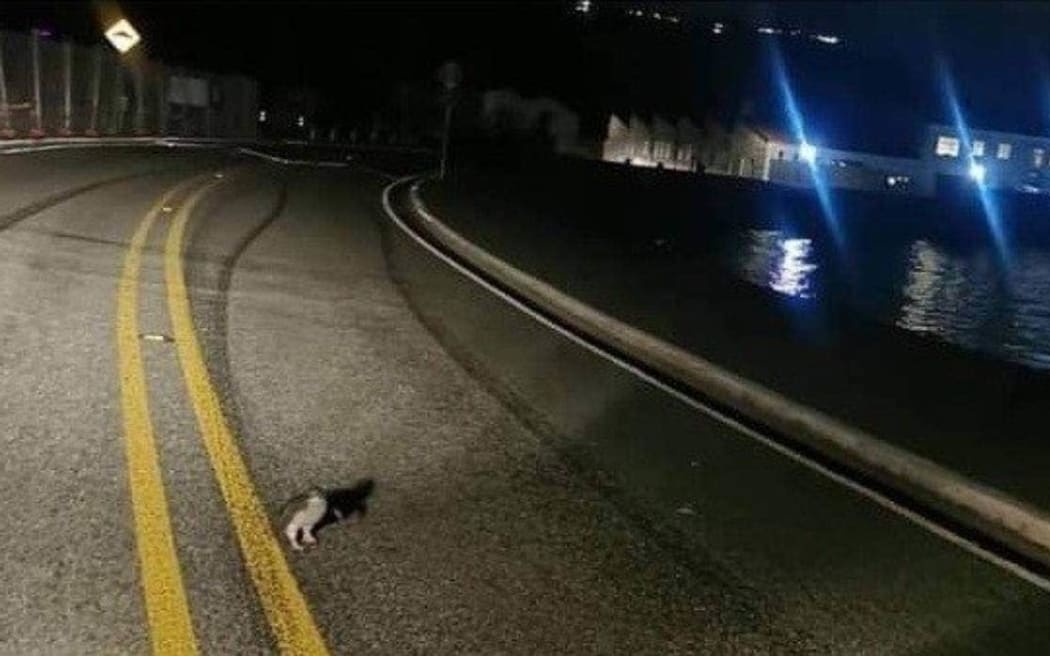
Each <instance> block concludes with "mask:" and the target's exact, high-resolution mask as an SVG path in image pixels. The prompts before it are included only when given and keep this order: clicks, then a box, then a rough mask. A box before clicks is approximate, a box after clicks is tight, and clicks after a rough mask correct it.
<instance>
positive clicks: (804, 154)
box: [798, 141, 817, 164]
mask: <svg viewBox="0 0 1050 656" xmlns="http://www.w3.org/2000/svg"><path fill="white" fill-rule="evenodd" d="M798 156H799V159H801V160H802V161H803V162H805V163H806V164H815V163H816V161H817V147H816V146H814V145H812V144H808V143H806V142H805V141H803V142H802V145H801V146H799V147H798Z"/></svg>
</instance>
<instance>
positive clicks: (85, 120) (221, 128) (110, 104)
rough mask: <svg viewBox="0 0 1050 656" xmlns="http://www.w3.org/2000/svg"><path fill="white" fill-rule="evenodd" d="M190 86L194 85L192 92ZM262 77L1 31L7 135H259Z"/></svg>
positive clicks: (0, 78) (0, 116) (1, 103)
mask: <svg viewBox="0 0 1050 656" xmlns="http://www.w3.org/2000/svg"><path fill="white" fill-rule="evenodd" d="M187 89H190V90H192V92H191V93H188V92H187ZM258 105H259V88H258V84H257V83H256V82H255V81H254V80H252V79H249V78H246V77H242V76H236V75H213V74H208V73H201V72H195V71H187V70H185V69H180V68H176V67H170V66H166V65H165V64H163V63H161V62H156V61H149V60H146V59H145V58H142V57H129V56H128V55H124V56H120V55H118V54H117V53H116V52H115V51H114V50H113V49H112V48H109V47H108V46H104V45H96V46H92V47H86V46H82V45H78V44H74V43H71V42H69V41H62V42H56V41H53V40H50V39H48V38H46V37H45V36H44V35H42V34H41V33H40V32H38V31H35V30H34V31H33V32H31V33H29V34H22V33H14V32H6V31H0V138H17V137H43V136H71V135H78V136H118V135H119V136H125V135H164V136H184V137H228V138H244V139H251V138H254V137H255V134H256V126H257V117H258Z"/></svg>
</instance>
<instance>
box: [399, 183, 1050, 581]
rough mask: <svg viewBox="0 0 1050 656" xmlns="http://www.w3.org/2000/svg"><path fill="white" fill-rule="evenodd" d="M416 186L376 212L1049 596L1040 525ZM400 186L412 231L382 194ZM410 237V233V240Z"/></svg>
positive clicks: (544, 317) (1044, 529)
mask: <svg viewBox="0 0 1050 656" xmlns="http://www.w3.org/2000/svg"><path fill="white" fill-rule="evenodd" d="M422 182H423V179H422V178H419V177H415V178H403V179H402V180H399V181H397V182H394V183H393V184H391V185H390V186H389V187H387V189H386V190H385V192H384V206H385V208H386V210H387V212H388V214H390V215H391V217H392V218H393V219H394V220H395V221H396V222H398V223H399V225H401V227H402V228H403V229H405V230H409V231H418V232H420V233H423V234H424V235H425V239H426V241H428V242H431V244H430V245H429V248H430V249H432V250H433V249H435V245H436V247H437V249H439V252H440V253H441V254H442V256H443V257H446V258H448V257H451V258H452V259H451V262H453V263H455V264H456V265H457V266H460V267H466V269H465V271H466V272H468V273H470V272H473V275H475V276H480V277H476V280H477V281H479V282H482V283H483V284H486V285H494V288H495V289H496V290H497V291H499V292H500V293H506V294H509V300H511V302H514V303H517V304H518V305H519V308H521V309H524V310H525V311H527V312H533V311H536V315H535V316H536V318H538V319H540V320H541V321H545V322H546V321H549V322H550V324H549V325H550V326H551V327H553V328H555V329H557V330H560V331H564V332H565V333H566V334H568V335H569V336H570V337H572V338H574V339H575V340H576V341H578V342H580V343H583V344H584V345H586V346H588V348H591V349H592V350H596V351H600V352H602V353H604V354H605V356H606V357H608V358H610V359H613V360H614V361H617V362H618V364H620V365H621V366H622V367H623V368H625V369H628V370H630V371H632V373H635V374H636V375H638V376H639V377H641V378H643V379H646V380H648V381H649V382H651V383H654V384H656V385H657V386H659V387H661V389H664V390H665V391H669V392H671V393H672V394H674V395H675V396H678V397H679V398H681V399H682V400H686V401H688V402H690V403H691V404H694V405H696V406H697V407H700V408H701V409H702V410H704V411H705V412H708V413H709V414H711V415H712V416H716V417H718V418H720V419H721V420H723V421H724V422H725V423H729V424H731V425H733V426H734V427H736V428H740V429H743V432H745V433H746V434H748V435H750V436H751V437H754V438H756V439H758V440H759V441H761V442H763V443H764V444H765V445H766V446H769V447H771V448H774V449H776V450H777V451H779V452H781V453H783V454H785V455H789V456H790V457H792V458H794V459H796V460H798V461H799V462H801V463H803V464H806V465H807V466H810V467H811V468H813V469H816V470H818V471H820V472H821V473H823V474H825V475H828V476H830V477H831V478H834V479H835V480H837V481H838V482H840V483H846V484H848V485H849V486H850V487H853V488H854V489H856V490H858V491H860V492H862V493H864V494H865V495H866V496H869V497H871V498H874V499H876V500H877V501H879V502H880V503H883V505H887V506H890V507H892V508H893V509H894V510H896V511H897V512H899V513H900V514H902V515H904V516H906V517H908V518H909V519H911V520H913V521H915V522H916V523H919V524H920V525H922V526H924V527H925V528H927V529H930V530H932V531H934V532H936V533H937V534H938V535H941V536H942V537H947V538H948V539H950V540H951V541H953V542H955V543H957V544H960V545H961V546H963V547H965V548H967V549H968V550H970V551H972V552H974V553H976V554H977V555H979V556H981V557H982V558H985V559H986V560H989V561H991V562H994V563H995V564H997V565H999V566H1001V567H1003V568H1005V569H1007V570H1009V571H1011V572H1013V573H1015V574H1018V575H1020V576H1022V577H1023V578H1025V579H1026V580H1029V581H1030V582H1032V583H1035V584H1036V585H1039V586H1040V587H1043V588H1044V589H1047V590H1050V578H1048V576H1047V574H1048V572H1050V516H1048V515H1047V514H1046V513H1044V512H1043V511H1042V510H1040V509H1038V508H1036V507H1034V506H1031V505H1029V504H1026V503H1024V502H1022V501H1020V500H1018V499H1015V498H1013V497H1010V496H1008V495H1006V494H1004V493H1002V492H1000V491H999V490H996V489H994V488H990V487H988V486H985V485H982V484H980V483H978V482H976V481H973V480H971V479H968V478H966V477H964V476H962V475H961V474H959V473H957V472H954V471H952V470H949V469H947V468H945V467H943V466H941V465H939V464H937V463H935V462H933V461H931V460H928V459H925V458H922V457H920V456H917V455H915V454H913V453H911V452H909V451H906V450H904V449H901V448H899V447H895V446H893V445H892V444H889V443H887V442H885V441H883V440H880V439H878V438H877V437H875V436H873V435H870V434H867V433H865V432H862V431H860V430H857V429H856V428H853V427H852V426H849V425H846V424H844V423H842V422H840V421H837V420H836V419H834V418H832V417H829V416H827V415H825V414H823V413H820V412H818V411H816V410H813V409H812V408H809V407H806V406H803V405H801V404H799V403H796V402H794V401H792V400H790V399H788V398H786V397H784V396H782V395H780V394H778V393H776V392H774V391H772V390H769V389H767V388H765V387H763V386H761V385H759V384H757V383H754V382H752V381H750V380H746V379H744V378H742V377H740V376H737V375H735V374H733V373H732V372H730V371H726V370H725V369H722V368H720V367H718V366H717V365H715V364H713V363H711V362H709V361H707V360H705V359H703V358H701V357H699V356H697V355H696V354H694V353H690V352H687V351H684V350H682V349H680V348H678V347H676V346H674V345H672V344H669V343H667V342H664V341H662V340H660V339H658V338H656V337H654V336H652V335H650V334H648V333H645V332H643V331H640V330H638V329H636V328H634V327H632V326H630V325H627V324H625V323H623V322H621V321H619V320H617V319H615V318H613V317H611V316H609V315H606V314H604V313H602V312H600V311H598V310H596V309H594V308H592V307H590V306H588V305H586V304H584V303H582V302H580V301H579V300H577V299H575V298H573V297H571V296H569V295H567V294H565V293H563V292H561V291H560V290H558V289H555V288H553V287H551V286H550V285H548V284H546V283H544V282H543V281H541V280H539V279H537V278H534V277H532V276H530V275H529V274H527V273H525V272H523V271H521V270H520V269H517V268H515V267H513V266H511V265H510V264H508V263H507V262H504V261H503V260H501V259H499V258H497V257H496V256H494V255H492V254H491V253H489V252H487V251H485V250H483V249H481V248H479V247H478V246H477V245H475V244H473V243H471V242H470V241H468V240H467V239H465V238H464V237H462V236H461V235H459V234H458V233H456V232H455V231H454V230H452V229H451V228H449V227H448V226H447V225H445V224H444V223H442V222H441V221H440V220H439V219H438V218H437V217H435V216H434V215H433V214H432V213H430V212H429V210H428V209H427V208H426V206H425V204H424V202H423V200H422V197H421V195H420V185H421V184H422ZM406 186H410V201H411V205H410V206H411V209H412V211H413V213H414V214H415V215H416V218H417V219H418V223H417V224H416V225H415V226H414V227H410V226H408V225H406V224H405V223H404V221H402V220H401V219H400V218H399V217H398V216H397V215H396V213H395V212H394V210H393V206H392V204H391V201H390V195H391V194H392V193H393V191H394V190H395V189H397V188H399V187H406ZM416 237H417V238H422V237H420V235H419V234H417V235H416Z"/></svg>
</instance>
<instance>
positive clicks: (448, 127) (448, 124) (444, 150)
mask: <svg viewBox="0 0 1050 656" xmlns="http://www.w3.org/2000/svg"><path fill="white" fill-rule="evenodd" d="M450 132H452V99H451V98H450V99H449V100H448V102H447V103H446V104H445V132H444V134H443V135H442V138H441V175H440V178H441V179H442V180H444V179H445V173H446V172H447V171H448V142H449V133H450Z"/></svg>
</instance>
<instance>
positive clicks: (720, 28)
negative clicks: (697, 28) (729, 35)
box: [711, 23, 726, 34]
mask: <svg viewBox="0 0 1050 656" xmlns="http://www.w3.org/2000/svg"><path fill="white" fill-rule="evenodd" d="M725 30H726V26H725V23H715V24H714V25H713V26H712V27H711V31H712V32H714V33H715V34H721V33H722V32H725Z"/></svg>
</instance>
